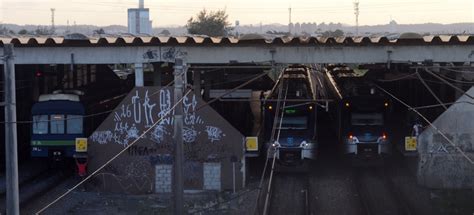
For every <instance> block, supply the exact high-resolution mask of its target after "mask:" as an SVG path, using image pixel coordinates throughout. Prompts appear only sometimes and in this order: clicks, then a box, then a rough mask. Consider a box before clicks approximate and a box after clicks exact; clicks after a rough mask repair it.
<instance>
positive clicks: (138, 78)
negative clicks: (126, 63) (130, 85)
mask: <svg viewBox="0 0 474 215" xmlns="http://www.w3.org/2000/svg"><path fill="white" fill-rule="evenodd" d="M143 86H144V80H143V63H135V87H143Z"/></svg>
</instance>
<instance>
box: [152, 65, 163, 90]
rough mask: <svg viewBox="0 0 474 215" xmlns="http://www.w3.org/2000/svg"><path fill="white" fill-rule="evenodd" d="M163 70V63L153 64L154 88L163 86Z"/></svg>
mask: <svg viewBox="0 0 474 215" xmlns="http://www.w3.org/2000/svg"><path fill="white" fill-rule="evenodd" d="M161 76H163V75H162V69H161V63H154V64H153V86H161Z"/></svg>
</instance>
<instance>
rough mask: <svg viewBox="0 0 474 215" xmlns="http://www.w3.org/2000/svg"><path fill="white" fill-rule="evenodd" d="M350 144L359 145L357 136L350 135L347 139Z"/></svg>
mask: <svg viewBox="0 0 474 215" xmlns="http://www.w3.org/2000/svg"><path fill="white" fill-rule="evenodd" d="M347 143H348V144H356V143H359V139H358V138H357V137H356V136H352V134H349V138H348V139H347Z"/></svg>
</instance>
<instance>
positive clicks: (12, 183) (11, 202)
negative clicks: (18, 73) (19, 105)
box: [3, 44, 20, 215]
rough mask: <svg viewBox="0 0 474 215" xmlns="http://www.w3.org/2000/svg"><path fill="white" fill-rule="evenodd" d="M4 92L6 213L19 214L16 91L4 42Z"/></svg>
mask: <svg viewBox="0 0 474 215" xmlns="http://www.w3.org/2000/svg"><path fill="white" fill-rule="evenodd" d="M3 53H4V54H5V59H4V60H5V63H4V66H3V69H4V83H5V84H4V92H5V165H6V168H5V171H6V192H7V205H6V207H7V208H6V209H7V214H13V215H18V214H20V208H19V201H18V195H19V194H18V155H17V135H16V92H15V88H16V87H15V63H14V62H13V58H14V55H13V44H5V46H4V47H3Z"/></svg>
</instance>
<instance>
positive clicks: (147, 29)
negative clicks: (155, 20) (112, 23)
mask: <svg viewBox="0 0 474 215" xmlns="http://www.w3.org/2000/svg"><path fill="white" fill-rule="evenodd" d="M151 32H152V28H151V20H150V10H149V9H148V8H145V7H144V0H139V6H138V8H129V9H128V33H131V34H151Z"/></svg>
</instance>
